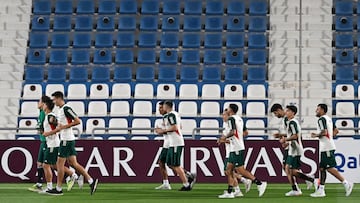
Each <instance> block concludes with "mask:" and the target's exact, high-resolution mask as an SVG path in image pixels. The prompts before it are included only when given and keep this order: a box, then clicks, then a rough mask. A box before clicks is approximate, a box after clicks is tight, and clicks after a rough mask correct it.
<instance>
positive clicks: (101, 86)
mask: <svg viewBox="0 0 360 203" xmlns="http://www.w3.org/2000/svg"><path fill="white" fill-rule="evenodd" d="M109 95H110V91H109V86H108V85H107V84H106V83H93V84H91V86H90V99H108V98H109Z"/></svg>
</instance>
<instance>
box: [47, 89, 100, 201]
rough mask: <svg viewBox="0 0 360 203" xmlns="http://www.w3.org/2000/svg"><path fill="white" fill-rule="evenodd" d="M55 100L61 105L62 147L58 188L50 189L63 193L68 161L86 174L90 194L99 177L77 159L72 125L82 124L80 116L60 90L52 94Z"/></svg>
mask: <svg viewBox="0 0 360 203" xmlns="http://www.w3.org/2000/svg"><path fill="white" fill-rule="evenodd" d="M51 96H52V97H53V101H54V103H55V105H56V106H58V107H59V113H58V115H57V118H58V127H57V128H58V130H59V131H60V147H59V154H58V159H57V162H56V167H57V170H58V176H57V184H56V188H55V189H53V190H50V191H48V193H49V194H52V195H61V194H62V193H63V192H62V187H61V185H62V182H63V178H64V172H65V171H64V165H65V162H66V161H68V163H69V165H70V166H72V167H73V168H74V169H75V170H76V171H77V172H79V173H80V174H81V175H83V176H84V178H85V179H86V180H87V181H88V183H89V186H90V194H91V195H92V194H94V192H95V191H96V188H97V184H98V181H99V180H98V179H95V180H94V179H93V178H92V177H91V176H90V175H89V173H88V172H87V171H85V169H84V167H83V166H81V165H80V164H79V163H78V162H77V160H76V155H77V153H76V150H75V135H74V133H73V130H72V127H73V126H76V125H79V124H80V119H79V117H78V116H77V115H76V114H75V112H74V111H73V110H72V109H71V107H70V106H68V105H67V104H65V101H64V94H63V93H62V92H60V91H56V92H54V93H53V94H52V95H51Z"/></svg>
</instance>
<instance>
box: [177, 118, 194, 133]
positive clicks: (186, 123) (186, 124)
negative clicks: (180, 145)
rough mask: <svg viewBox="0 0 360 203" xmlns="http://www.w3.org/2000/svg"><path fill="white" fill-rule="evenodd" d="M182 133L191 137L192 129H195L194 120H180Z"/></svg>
mask: <svg viewBox="0 0 360 203" xmlns="http://www.w3.org/2000/svg"><path fill="white" fill-rule="evenodd" d="M181 124H182V129H181V130H182V131H181V132H182V133H183V135H185V136H190V135H192V132H193V129H194V128H196V127H197V126H196V120H194V119H181Z"/></svg>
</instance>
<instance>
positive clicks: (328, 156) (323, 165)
mask: <svg viewBox="0 0 360 203" xmlns="http://www.w3.org/2000/svg"><path fill="white" fill-rule="evenodd" d="M327 110H328V107H327V105H326V104H319V105H318V106H317V108H316V116H317V117H319V119H318V122H317V129H318V130H317V132H316V133H311V137H318V138H319V143H320V152H321V156H320V185H319V187H318V188H317V190H316V191H315V192H314V193H312V194H311V195H310V196H311V197H325V196H326V194H325V180H326V171H327V172H329V173H330V174H331V175H333V176H334V177H335V178H336V179H338V180H339V181H340V182H341V183H342V184H343V185H344V188H345V192H346V193H345V195H346V196H349V195H350V194H351V192H352V189H353V186H354V183H350V182H348V181H347V180H345V178H344V177H343V176H342V175H341V174H340V173H339V171H338V170H337V169H336V168H335V167H336V160H335V155H334V153H335V149H336V147H335V143H334V140H333V137H334V136H335V135H336V134H337V133H338V129H337V128H336V126H335V125H334V124H333V122H332V120H331V118H330V117H329V116H328V115H326V113H327Z"/></svg>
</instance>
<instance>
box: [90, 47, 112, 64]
mask: <svg viewBox="0 0 360 203" xmlns="http://www.w3.org/2000/svg"><path fill="white" fill-rule="evenodd" d="M111 63H112V53H111V50H109V49H96V50H95V53H94V64H111Z"/></svg>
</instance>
